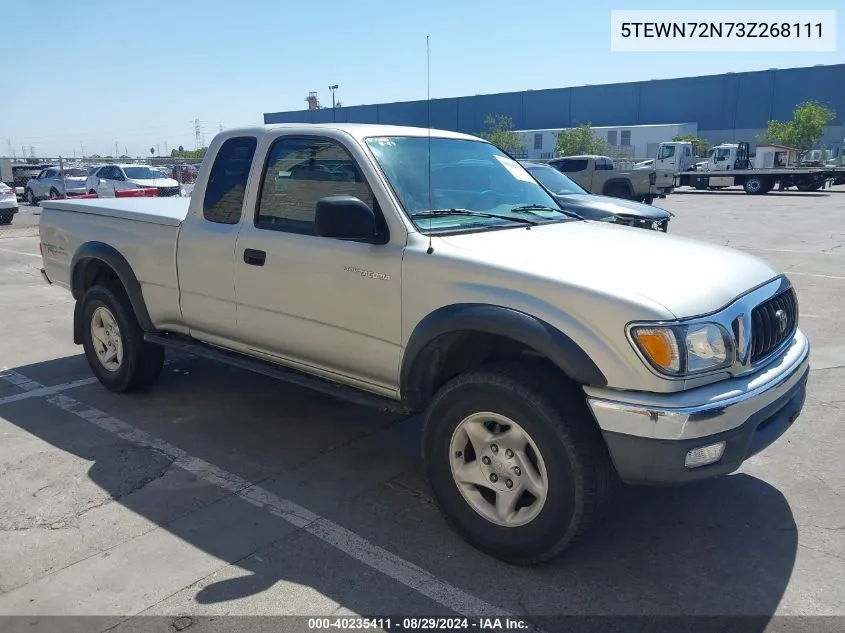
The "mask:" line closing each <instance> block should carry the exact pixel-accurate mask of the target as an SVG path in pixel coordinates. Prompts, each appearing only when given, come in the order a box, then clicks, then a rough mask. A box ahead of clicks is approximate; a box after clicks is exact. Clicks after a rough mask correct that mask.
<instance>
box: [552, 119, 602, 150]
mask: <svg viewBox="0 0 845 633" xmlns="http://www.w3.org/2000/svg"><path fill="white" fill-rule="evenodd" d="M609 152H610V144H609V143H608V142H607V141H606V140H605V139H603V138H602V137H600V136H599V135H598V134H596V133H595V132H593V128H592V126H591V125H590V124H589V123H584V124H583V125H579V126H578V127H573V128H569V129H568V130H563V131H562V132H560V133H559V134H558V135H557V143H556V144H555V156H577V155H579V154H596V155H600V156H602V155H606V154H608V153H609Z"/></svg>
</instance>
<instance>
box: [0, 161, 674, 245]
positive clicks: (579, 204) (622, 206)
mask: <svg viewBox="0 0 845 633" xmlns="http://www.w3.org/2000/svg"><path fill="white" fill-rule="evenodd" d="M520 162H521V163H522V165H523V166H524V167H525V168H526V169H527V170H528V171H529V172H530V173H531V175H532V176H534V178H536V179H537V180H538V181H539V182H540V183H541V184H542V185H543V186H544V187H546V189H548V190H549V191H550V192H551V193H552V194H553V195H554V196H555V198H556V199H557V200H558V202H560V203H561V205H563V206H564V208H567V209H570V210H572V211H574V212H576V213H578V214H579V215H581V216H582V217H584V218H586V219H589V220H602V221H606V222H613V223H616V224H625V225H628V226H633V227H639V228H645V229H651V230H656V231H662V232H666V231H668V228H669V220H670V219H671V218H672V217H673V214H672V213H670V212H669V211H666V210H665V209H660V208H658V207H655V206H651V205H647V204H642V203H640V202H637V201H633V200H625V199H621V198H617V197H613V196H601V195H594V194H592V193H590V192H589V191H587V190H586V189H584V188H583V187H581V186H580V185H578V184H577V183H576V182H575V181H573V180H572V179H571V178H569V177H568V176H567V175H566V174H564V173H562V172H561V171H560V170H559V169H556V168H555V166H554V165H550V164H548V163H535V162H531V161H520ZM196 176H197V169H196V167H194V166H192V165H176V166H174V167H172V168H171V170H170V173H169V174H168V173H167V172H166V171H164V169H163V168H158V167H150V166H148V165H141V164H108V165H88V166H85V167H68V168H65V169H64V181H62V173H61V170H60V169H59V167H57V166H51V167H47V168H45V169H42V170H41V171H40V172H39V173H38V175H37V176H35V177H33V178H30V179H29V180H27V181H26V184H25V186H24V187H23V192H22V193H23V196H24V198H25V199H26V200H27V202H29V203H30V204H32V205H35V204H38V202H39V201H41V200H45V199H49V198H55V197H59V196H68V197H72V196H78V195H84V194H96V195H97V197H101V198H111V197H115V196H116V195H117V192H118V191H125V190H127V189H138V188H147V187H155V188H156V189H158V192H157V193H158V195H159V196H161V197H170V196H184V195H185V190H184V188H183V187H182V185H183V184H187V183H192V182H194V181H195V180H196ZM17 212H18V203H17V199H16V195H15V190H14V189H12V188H11V187H8V186H7V185H5V184H3V183H0V225H2V224H9V223H11V221H12V218H13V217H14V214H15V213H17Z"/></svg>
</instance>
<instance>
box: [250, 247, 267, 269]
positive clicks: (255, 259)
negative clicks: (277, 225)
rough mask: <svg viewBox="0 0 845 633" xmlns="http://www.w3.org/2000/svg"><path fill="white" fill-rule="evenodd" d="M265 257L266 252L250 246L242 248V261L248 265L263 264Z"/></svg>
mask: <svg viewBox="0 0 845 633" xmlns="http://www.w3.org/2000/svg"><path fill="white" fill-rule="evenodd" d="M266 259H267V253H265V252H264V251H257V250H255V249H252V248H247V249H244V262H246V263H247V264H249V265H250V266H263V265H264V262H265V261H266Z"/></svg>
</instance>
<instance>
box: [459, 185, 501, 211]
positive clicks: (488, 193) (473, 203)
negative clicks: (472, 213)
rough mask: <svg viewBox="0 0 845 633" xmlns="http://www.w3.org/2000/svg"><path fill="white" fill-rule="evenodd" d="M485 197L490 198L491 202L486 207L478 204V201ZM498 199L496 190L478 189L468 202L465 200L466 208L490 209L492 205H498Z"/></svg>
mask: <svg viewBox="0 0 845 633" xmlns="http://www.w3.org/2000/svg"><path fill="white" fill-rule="evenodd" d="M485 198H490V200H491V204H489V205H488V206H486V207H485V206H483V205H481V204H479V201H481V200H484V199H485ZM499 200H500V196H499V194H498V192H496V191H493V190H492V189H485V190H484V191H479V192H478V193H477V194H475V196H473V198H472V199H471V200H470V201H469V202H467V209H479V210H486V209H492V208H493V207H495V206H498V205H499Z"/></svg>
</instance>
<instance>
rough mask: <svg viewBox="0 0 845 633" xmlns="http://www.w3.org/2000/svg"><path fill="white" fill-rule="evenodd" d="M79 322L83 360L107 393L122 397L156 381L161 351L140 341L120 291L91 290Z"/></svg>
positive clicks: (139, 332)
mask: <svg viewBox="0 0 845 633" xmlns="http://www.w3.org/2000/svg"><path fill="white" fill-rule="evenodd" d="M82 318H83V330H82V346H83V349H84V350H85V356H86V358H87V359H88V364H89V365H90V367H91V370H92V371H93V372H94V375H95V376H96V377H97V379H98V380H99V381H100V382H101V383H102V384H103V385H104V386H105V387H106V388H107V389H108V390H110V391H114V392H116V393H126V392H131V391H136V390H139V389H143V388H145V387H148V386H150V385H152V384H153V383H155V382H156V381H157V380H158V378H159V376H160V375H161V370H162V368H163V366H164V348H162V347H161V346H159V345H153V344H151V343H147V342H145V341H144V332H143V330H141V327H140V326H139V325H138V321H137V319H136V318H135V314H134V313H133V312H132V307H131V305H130V304H129V300H128V298H127V297H126V293H125V292H124V291H123V288H120V287H117V286H115V285H112V286H93V287H92V288H91V289H89V290H88V292H86V293H85V296H84V297H83V298H82Z"/></svg>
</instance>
